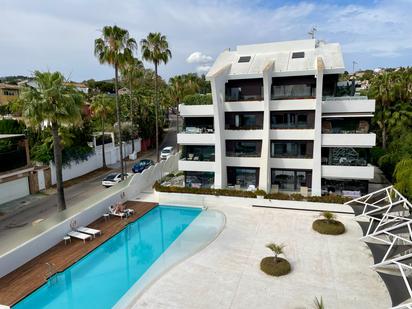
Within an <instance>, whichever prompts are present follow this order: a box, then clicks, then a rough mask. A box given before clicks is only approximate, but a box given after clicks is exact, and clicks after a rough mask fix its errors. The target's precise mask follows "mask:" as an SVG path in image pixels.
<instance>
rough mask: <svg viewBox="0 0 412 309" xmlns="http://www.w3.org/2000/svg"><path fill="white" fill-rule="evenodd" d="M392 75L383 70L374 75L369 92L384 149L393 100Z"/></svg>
mask: <svg viewBox="0 0 412 309" xmlns="http://www.w3.org/2000/svg"><path fill="white" fill-rule="evenodd" d="M392 76H393V75H391V74H390V73H388V72H385V73H383V74H381V75H378V76H377V77H375V79H374V80H373V81H372V84H371V87H370V90H369V91H370V94H371V96H372V97H374V98H375V100H376V104H377V109H376V113H375V117H374V118H375V120H376V123H377V124H378V126H379V128H380V129H381V130H382V133H381V134H382V148H383V149H386V146H387V138H388V122H389V121H390V118H391V111H390V107H391V105H392V103H393V101H394V81H393V77H392Z"/></svg>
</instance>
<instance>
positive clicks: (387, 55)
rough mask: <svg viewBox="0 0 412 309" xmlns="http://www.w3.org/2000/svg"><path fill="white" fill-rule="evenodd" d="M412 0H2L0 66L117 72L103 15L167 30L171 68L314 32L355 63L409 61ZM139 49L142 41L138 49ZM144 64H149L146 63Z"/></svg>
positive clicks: (92, 74)
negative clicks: (102, 46)
mask: <svg viewBox="0 0 412 309" xmlns="http://www.w3.org/2000/svg"><path fill="white" fill-rule="evenodd" d="M411 18H412V0H386V1H373V0H366V1H348V0H335V1H333V0H324V1H292V0H289V1H278V0H272V1H269V0H266V1H263V0H146V1H145V0H118V1H113V0H58V1H56V0H36V1H33V0H24V1H23V0H1V5H0V76H7V75H31V74H32V72H33V71H34V70H50V71H55V70H59V71H61V72H62V73H64V74H65V76H66V77H68V78H69V79H71V80H75V81H82V80H86V79H90V78H94V79H96V80H100V79H109V78H112V77H113V75H114V73H113V69H112V68H111V67H109V66H107V65H101V64H99V62H98V61H97V59H96V58H95V57H94V54H93V50H94V40H95V39H96V38H98V37H99V36H100V34H101V33H100V29H102V27H103V26H105V25H114V24H116V25H118V26H120V27H122V28H125V29H127V30H129V32H130V35H131V36H132V37H134V38H135V39H136V40H137V41H138V42H139V41H140V40H141V39H142V38H144V37H145V36H147V34H148V33H149V32H161V33H162V34H164V35H166V36H167V39H168V41H169V45H170V49H171V51H172V55H173V57H172V59H171V60H170V62H169V63H167V65H162V66H161V67H160V69H159V74H160V75H161V76H162V77H164V78H166V79H167V78H169V77H171V76H173V75H176V74H184V73H188V72H198V73H204V72H207V70H208V68H209V67H210V65H211V64H212V63H213V61H214V59H215V58H216V57H217V56H218V55H219V53H220V52H222V51H223V50H224V49H226V48H231V49H234V48H235V47H236V46H237V45H242V44H255V43H266V42H275V41H287V40H296V39H305V38H309V35H308V32H309V30H310V29H311V28H312V27H316V29H317V32H316V38H317V39H320V40H325V41H326V42H330V43H332V42H338V43H340V44H341V46H342V51H343V56H344V60H345V65H346V68H347V70H348V71H352V62H353V61H356V63H357V64H356V66H355V69H374V68H377V67H397V66H412V22H411ZM136 56H137V57H138V58H140V56H141V54H140V50H138V51H137V55H136ZM145 66H146V67H149V68H150V67H152V65H151V64H146V65H145Z"/></svg>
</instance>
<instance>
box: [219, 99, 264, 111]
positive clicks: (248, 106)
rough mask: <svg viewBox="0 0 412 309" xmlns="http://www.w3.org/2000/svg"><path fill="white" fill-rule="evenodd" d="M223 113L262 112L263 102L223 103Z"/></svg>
mask: <svg viewBox="0 0 412 309" xmlns="http://www.w3.org/2000/svg"><path fill="white" fill-rule="evenodd" d="M224 110H225V112H263V110H264V103H263V101H248V102H241V101H237V102H225V104H224Z"/></svg>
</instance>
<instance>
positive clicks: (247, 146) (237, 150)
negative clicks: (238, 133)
mask: <svg viewBox="0 0 412 309" xmlns="http://www.w3.org/2000/svg"><path fill="white" fill-rule="evenodd" d="M261 148H262V141H258V140H256V141H254V140H239V141H238V140H226V156H228V157H259V156H260V152H261Z"/></svg>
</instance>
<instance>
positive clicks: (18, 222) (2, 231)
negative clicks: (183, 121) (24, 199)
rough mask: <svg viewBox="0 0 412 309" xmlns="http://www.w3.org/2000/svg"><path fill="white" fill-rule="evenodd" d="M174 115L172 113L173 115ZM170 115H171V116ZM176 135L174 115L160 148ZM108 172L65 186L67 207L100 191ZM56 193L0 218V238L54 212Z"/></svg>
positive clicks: (151, 153)
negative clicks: (11, 214) (13, 213)
mask: <svg viewBox="0 0 412 309" xmlns="http://www.w3.org/2000/svg"><path fill="white" fill-rule="evenodd" d="M173 116H174V115H173ZM173 116H172V117H173ZM176 142H177V136H176V122H175V116H174V117H173V118H172V119H171V123H170V128H169V129H167V130H166V134H165V136H164V138H163V141H162V143H160V147H159V148H160V150H161V149H162V148H163V147H166V146H174V147H175V146H176ZM155 152H156V151H155V150H151V151H148V152H146V153H144V154H143V155H139V156H138V160H140V159H152V160H153V161H155V160H156V153H155ZM126 162H127V165H126V166H127V171H128V172H131V165H132V162H130V161H126ZM111 168H113V169H112V171H110V172H113V171H119V170H120V164H117V165H115V166H111ZM110 172H107V173H104V174H100V175H98V176H96V177H93V178H89V179H86V180H84V181H82V182H81V183H78V184H75V185H72V186H70V187H68V188H66V189H65V190H64V191H65V198H66V205H67V207H68V208H69V207H71V206H73V205H75V204H77V203H79V202H80V201H82V200H84V199H86V198H88V197H89V196H91V195H93V194H96V193H99V192H102V191H104V190H105V189H106V188H105V187H103V186H102V185H101V181H102V179H103V178H104V176H106V175H107V174H109V173H110ZM56 211H57V210H56V195H55V194H51V195H47V196H44V197H40V198H37V197H36V198H35V199H30V205H28V207H26V208H25V209H24V210H23V211H21V212H19V213H17V214H15V215H13V216H10V217H7V218H5V219H3V220H0V239H1V238H2V237H4V236H6V235H7V234H9V233H13V232H14V231H16V230H19V229H23V228H24V227H25V226H27V225H30V224H32V222H33V221H35V220H37V219H46V218H48V217H49V216H51V215H53V214H54V213H56Z"/></svg>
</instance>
